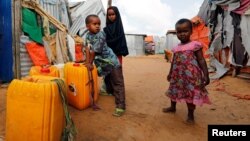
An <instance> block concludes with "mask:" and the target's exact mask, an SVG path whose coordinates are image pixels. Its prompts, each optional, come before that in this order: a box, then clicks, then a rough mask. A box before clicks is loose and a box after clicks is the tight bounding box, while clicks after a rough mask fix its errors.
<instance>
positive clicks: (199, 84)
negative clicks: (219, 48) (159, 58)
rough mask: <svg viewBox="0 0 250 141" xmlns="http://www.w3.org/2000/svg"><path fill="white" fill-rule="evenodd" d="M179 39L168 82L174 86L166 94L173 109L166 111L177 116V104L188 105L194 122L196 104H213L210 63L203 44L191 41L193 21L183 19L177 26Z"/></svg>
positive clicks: (189, 114)
mask: <svg viewBox="0 0 250 141" xmlns="http://www.w3.org/2000/svg"><path fill="white" fill-rule="evenodd" d="M175 29H176V32H177V37H178V39H179V40H180V41H181V43H180V44H178V45H177V46H176V47H174V48H173V49H172V51H173V53H174V54H173V60H172V63H171V68H170V72H169V74H168V76H167V80H168V81H169V82H170V86H169V89H168V91H167V92H166V95H167V96H168V97H169V98H170V99H171V106H170V107H168V108H163V112H165V113H175V111H176V102H181V101H184V102H186V103H187V108H188V117H187V120H186V122H187V123H190V124H193V123H194V110H195V107H196V105H202V104H203V103H207V104H210V101H209V98H208V96H207V94H208V92H207V90H206V89H205V86H206V85H208V84H209V82H210V81H209V76H208V70H207V64H206V61H205V59H204V58H203V55H202V46H201V43H199V42H197V41H191V40H190V36H191V34H192V22H191V21H190V20H188V19H180V20H179V21H178V22H177V23H176V24H175Z"/></svg>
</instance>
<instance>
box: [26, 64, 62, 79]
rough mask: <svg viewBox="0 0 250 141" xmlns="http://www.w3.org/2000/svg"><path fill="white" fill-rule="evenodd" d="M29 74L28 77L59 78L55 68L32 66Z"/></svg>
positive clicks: (57, 70)
mask: <svg viewBox="0 0 250 141" xmlns="http://www.w3.org/2000/svg"><path fill="white" fill-rule="evenodd" d="M29 74H30V76H32V75H44V76H53V77H60V72H59V69H58V68H57V67H56V66H33V67H31V69H30V72H29Z"/></svg>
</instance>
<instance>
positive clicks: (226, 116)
mask: <svg viewBox="0 0 250 141" xmlns="http://www.w3.org/2000/svg"><path fill="white" fill-rule="evenodd" d="M169 67H170V64H169V63H167V62H166V60H165V59H164V56H163V55H157V56H154V55H153V56H142V57H126V58H125V59H124V66H123V70H124V77H125V87H126V100H127V101H126V102H127V111H126V113H125V115H124V116H122V117H119V118H117V117H113V116H112V112H113V110H114V106H115V105H114V97H113V96H100V97H99V100H98V105H100V106H101V108H102V110H100V111H93V110H92V109H90V108H89V109H86V110H83V111H79V110H76V109H74V108H73V107H69V109H70V113H71V116H72V118H73V120H74V122H75V125H76V127H77V130H78V134H77V141H166V140H170V141H205V140H207V126H208V124H249V123H250V100H247V98H249V94H250V87H249V86H250V85H249V84H250V80H246V79H241V78H233V77H231V76H229V75H228V76H225V77H223V78H222V79H220V80H219V81H212V82H211V84H210V85H209V86H207V89H208V91H209V93H210V95H209V97H210V99H211V101H212V103H213V104H212V105H203V106H202V107H197V109H196V111H195V120H196V123H195V125H187V124H185V123H184V120H185V119H186V115H187V109H186V104H185V103H180V104H178V105H177V112H176V113H175V114H166V113H162V108H163V107H166V106H169V105H170V101H169V99H168V98H167V97H166V96H165V95H164V92H165V91H166V89H167V88H168V85H169V83H168V82H167V80H166V76H167V73H168V70H169ZM6 89H7V88H1V90H0V138H1V137H2V138H4V135H5V131H4V130H5V129H4V126H5V116H6V115H5V114H6ZM244 96H245V97H244ZM247 96H248V97H247ZM244 98H245V99H244ZM0 140H1V139H0Z"/></svg>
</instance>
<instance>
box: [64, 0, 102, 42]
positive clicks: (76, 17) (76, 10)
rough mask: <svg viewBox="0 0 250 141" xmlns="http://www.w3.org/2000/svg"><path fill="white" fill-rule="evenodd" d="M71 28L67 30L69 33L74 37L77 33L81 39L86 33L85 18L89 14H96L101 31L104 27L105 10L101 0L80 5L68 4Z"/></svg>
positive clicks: (93, 0)
mask: <svg viewBox="0 0 250 141" xmlns="http://www.w3.org/2000/svg"><path fill="white" fill-rule="evenodd" d="M69 8H70V11H71V12H70V13H71V15H70V16H71V19H72V23H73V24H72V26H71V27H70V29H69V33H70V34H72V35H76V34H77V33H79V35H80V36H81V37H83V38H84V36H85V35H86V33H87V28H86V25H85V18H86V17H87V16H88V15H89V14H96V15H98V17H99V18H100V20H101V29H103V27H104V26H105V25H106V24H105V23H106V10H105V9H104V7H103V4H102V1H101V0H88V1H86V2H82V3H74V4H69Z"/></svg>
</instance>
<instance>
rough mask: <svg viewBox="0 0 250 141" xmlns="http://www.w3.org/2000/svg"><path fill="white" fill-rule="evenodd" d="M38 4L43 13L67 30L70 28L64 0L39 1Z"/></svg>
mask: <svg viewBox="0 0 250 141" xmlns="http://www.w3.org/2000/svg"><path fill="white" fill-rule="evenodd" d="M39 4H40V5H41V6H42V7H43V9H44V10H45V11H47V12H48V13H49V14H50V15H52V16H53V17H55V18H56V19H57V20H59V21H60V22H62V23H63V24H64V25H65V26H66V27H67V28H69V27H70V19H69V15H68V12H67V6H66V0H39Z"/></svg>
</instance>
